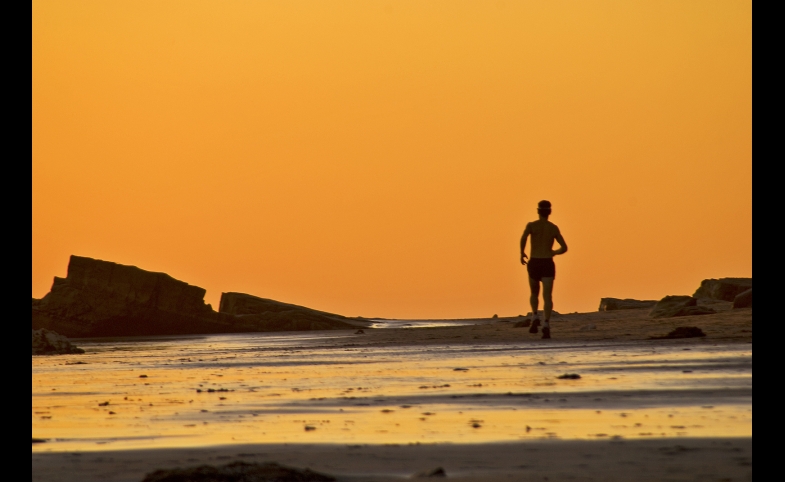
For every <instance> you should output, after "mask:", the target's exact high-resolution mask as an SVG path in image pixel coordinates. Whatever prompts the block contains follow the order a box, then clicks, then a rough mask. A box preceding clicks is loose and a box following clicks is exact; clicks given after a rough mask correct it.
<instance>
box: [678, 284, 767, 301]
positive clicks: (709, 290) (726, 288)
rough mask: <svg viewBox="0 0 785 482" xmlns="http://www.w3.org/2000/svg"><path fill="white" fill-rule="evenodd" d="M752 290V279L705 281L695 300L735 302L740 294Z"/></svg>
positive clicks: (695, 295) (696, 292)
mask: <svg viewBox="0 0 785 482" xmlns="http://www.w3.org/2000/svg"><path fill="white" fill-rule="evenodd" d="M750 288H752V278H720V279H705V280H703V281H701V285H700V287H699V288H698V289H697V290H696V291H695V294H693V295H692V296H694V297H695V298H711V299H713V300H723V301H733V299H734V298H735V297H736V295H738V294H739V293H741V292H743V291H747V290H748V289H750Z"/></svg>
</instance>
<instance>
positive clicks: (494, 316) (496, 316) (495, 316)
mask: <svg viewBox="0 0 785 482" xmlns="http://www.w3.org/2000/svg"><path fill="white" fill-rule="evenodd" d="M498 317H499V315H496V314H494V315H493V316H492V317H491V318H498Z"/></svg>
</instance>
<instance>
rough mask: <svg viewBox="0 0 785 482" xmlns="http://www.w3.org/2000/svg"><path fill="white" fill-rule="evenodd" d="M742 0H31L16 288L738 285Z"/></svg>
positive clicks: (408, 309)
mask: <svg viewBox="0 0 785 482" xmlns="http://www.w3.org/2000/svg"><path fill="white" fill-rule="evenodd" d="M751 9H752V7H751V2H747V1H720V0H710V1H690V2H684V1H681V0H680V1H662V0H652V1H639V2H618V1H586V2H573V1H547V2H545V1H541V2H534V1H532V2H514V1H509V0H507V1H493V2H492V1H422V0H419V1H412V2H408V1H356V2H339V1H331V2H313V1H293V0H281V1H266V2H262V1H231V2H215V1H213V2H200V1H195V0H188V1H164V2H158V1H139V0H131V1H117V0H115V1H112V2H105V1H96V2H90V1H86V0H79V1H39V0H35V1H34V2H33V17H32V18H33V39H32V47H33V59H32V64H33V85H32V90H33V95H32V111H33V112H32V115H33V124H32V138H33V146H32V189H33V196H32V210H33V217H32V237H33V244H32V261H33V274H32V282H33V288H32V292H33V296H34V297H40V296H43V295H44V294H46V292H47V291H48V290H49V288H50V286H51V283H52V277H53V276H55V275H57V276H64V275H65V271H66V267H67V263H68V256H69V255H70V254H78V255H82V256H91V257H95V258H100V259H104V260H109V261H116V262H119V263H123V264H132V265H136V266H139V267H141V268H144V269H148V270H154V271H164V272H167V273H169V274H171V275H172V276H174V277H175V278H178V279H181V280H184V281H187V282H189V283H191V284H195V285H199V286H202V287H204V288H206V289H207V301H208V302H210V303H212V304H213V306H217V302H218V299H219V298H220V294H221V292H222V291H241V292H247V293H251V294H255V295H258V296H263V297H267V298H273V299H278V300H282V301H288V302H292V303H298V304H303V305H306V306H310V307H314V308H318V309H323V310H327V311H332V312H337V313H341V314H345V315H349V316H356V315H362V316H384V317H473V316H490V315H492V314H494V313H498V314H499V315H500V316H502V315H515V314H518V313H526V312H527V311H528V306H527V305H528V303H527V298H528V292H527V290H528V288H527V283H526V273H525V269H524V268H523V267H522V266H521V265H520V264H519V262H518V242H519V238H520V235H521V233H522V231H523V228H524V227H525V224H526V222H528V221H531V220H533V219H535V218H536V212H535V209H536V203H537V201H539V200H540V199H549V200H550V201H551V202H552V203H553V206H554V207H553V215H552V217H551V220H552V221H553V222H555V223H556V224H558V225H559V226H560V228H561V231H562V233H563V234H564V237H565V238H566V240H567V242H568V244H569V247H570V251H569V252H568V253H567V254H566V255H565V256H563V257H559V258H557V259H556V264H557V277H556V283H555V294H554V298H555V309H556V310H557V311H562V312H568V311H589V310H594V309H596V308H597V305H598V304H599V299H600V297H603V296H613V297H635V298H660V297H662V296H664V295H667V294H689V293H692V292H693V291H694V290H695V288H697V286H698V285H699V283H700V280H701V279H704V278H709V277H724V276H751V275H752V148H751V142H752V120H751V118H752V116H751V111H752V107H751V97H752V87H751V84H752V74H751V65H752V40H751V31H752V27H751V23H752V13H751Z"/></svg>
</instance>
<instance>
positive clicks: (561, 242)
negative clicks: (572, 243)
mask: <svg viewBox="0 0 785 482" xmlns="http://www.w3.org/2000/svg"><path fill="white" fill-rule="evenodd" d="M556 242H558V243H559V249H557V250H555V251H553V255H554V256H557V255H560V254H564V253H566V252H567V242H566V241H564V237H563V236H562V235H561V231H556Z"/></svg>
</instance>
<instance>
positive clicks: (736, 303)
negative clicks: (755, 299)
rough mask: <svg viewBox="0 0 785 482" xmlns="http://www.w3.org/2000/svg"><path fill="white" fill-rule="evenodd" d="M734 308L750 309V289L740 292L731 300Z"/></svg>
mask: <svg viewBox="0 0 785 482" xmlns="http://www.w3.org/2000/svg"><path fill="white" fill-rule="evenodd" d="M733 307H734V308H752V288H750V289H748V290H747V291H742V292H741V293H739V294H737V295H736V297H735V298H733Z"/></svg>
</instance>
